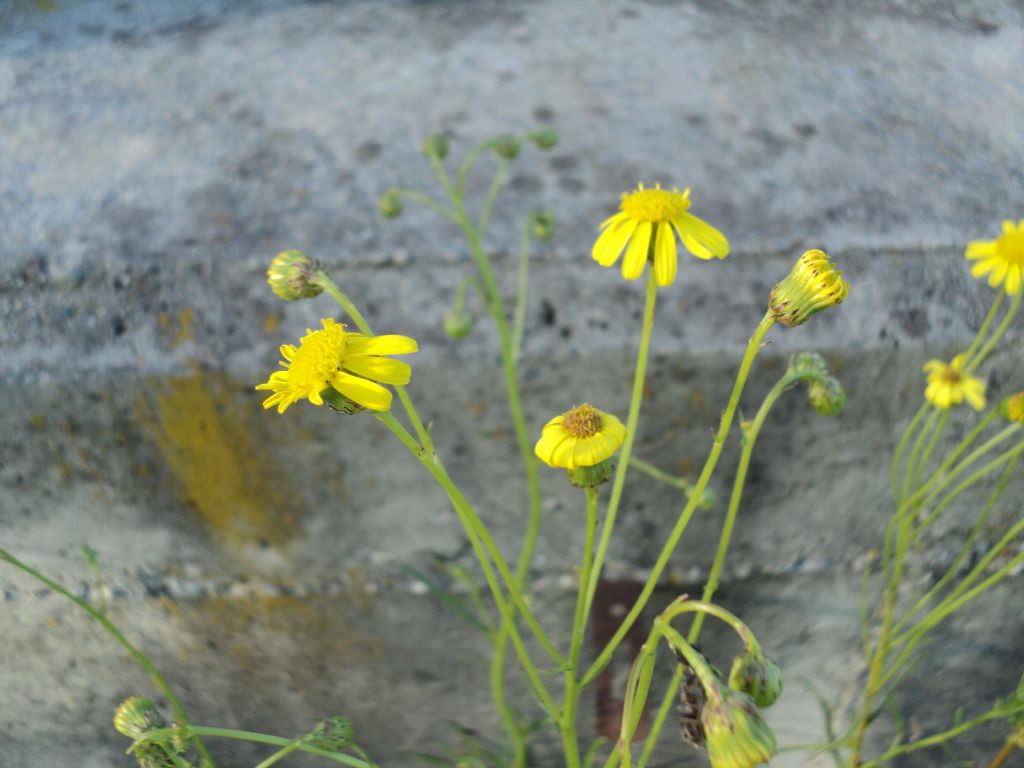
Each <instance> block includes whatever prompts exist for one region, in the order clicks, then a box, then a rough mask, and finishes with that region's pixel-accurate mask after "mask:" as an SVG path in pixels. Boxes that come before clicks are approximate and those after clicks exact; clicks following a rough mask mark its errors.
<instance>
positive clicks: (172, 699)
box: [0, 549, 214, 766]
mask: <svg viewBox="0 0 1024 768" xmlns="http://www.w3.org/2000/svg"><path fill="white" fill-rule="evenodd" d="M0 560H5V561H6V562H8V563H10V564H11V565H13V566H14V567H15V568H17V569H19V570H20V571H22V572H24V573H26V574H28V575H29V576H31V577H32V578H34V579H36V580H38V581H41V582H42V583H43V584H45V585H46V586H48V587H49V588H50V589H52V590H53V591H54V592H56V593H57V594H59V595H61V596H62V597H66V598H67V599H68V600H70V601H71V602H72V603H74V604H75V605H77V606H78V607H79V608H81V609H82V610H83V611H85V612H86V613H87V614H89V615H90V616H91V617H92V618H93V619H95V620H96V621H97V622H98V623H99V625H100V626H101V627H103V629H105V630H106V631H107V632H108V633H109V634H110V636H111V637H113V638H114V639H115V640H117V642H119V643H120V644H121V647H123V648H124V649H125V650H126V651H127V652H128V655H129V656H131V657H132V659H133V660H134V661H135V663H136V664H138V665H139V666H140V667H142V668H143V669H144V670H146V672H148V673H149V676H150V678H151V679H152V680H153V684H154V685H155V686H156V687H157V688H158V689H160V692H161V693H162V694H163V695H164V698H166V699H167V703H168V704H170V705H171V709H173V710H174V717H175V719H176V720H177V721H178V722H179V724H181V725H183V726H187V725H188V714H187V713H186V712H185V707H184V705H183V704H182V703H181V700H180V699H179V698H178V697H177V696H176V695H175V694H174V691H173V690H171V686H170V684H169V683H168V682H167V680H166V679H165V678H164V676H163V675H162V674H161V673H160V670H159V669H157V668H156V665H155V664H154V663H153V662H152V661H150V659H149V657H148V656H146V654H144V653H143V652H142V651H141V650H139V649H138V648H137V647H136V646H135V645H133V644H132V643H131V642H130V641H129V640H128V638H127V637H125V636H124V634H122V632H121V630H120V629H118V628H117V627H116V626H115V625H114V623H113V622H111V621H110V619H108V618H107V617H106V616H105V615H104V614H103V613H101V612H100V611H98V610H96V609H95V608H93V607H92V606H91V605H89V603H87V602H85V600H83V599H81V598H80V597H77V596H75V595H73V594H71V593H70V592H69V591H68V590H67V589H66V588H65V587H64V586H62V585H61V584H59V583H57V582H56V581H54V580H53V579H51V578H50V577H48V576H46V575H45V574H43V573H41V572H40V571H37V570H36V569H35V568H33V567H32V566H30V565H27V564H26V563H23V562H22V561H21V560H19V559H18V558H16V557H15V556H14V555H12V554H11V553H10V552H8V551H7V550H5V549H0ZM194 743H195V745H196V749H198V750H199V753H200V754H201V755H202V759H203V761H204V765H208V766H213V765H214V762H213V757H212V756H211V755H210V753H209V752H208V751H207V749H206V745H204V744H203V742H202V741H201V740H199V739H198V738H196V739H194Z"/></svg>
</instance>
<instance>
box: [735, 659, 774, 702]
mask: <svg viewBox="0 0 1024 768" xmlns="http://www.w3.org/2000/svg"><path fill="white" fill-rule="evenodd" d="M729 687H730V688H732V689H733V690H736V691H742V692H743V693H745V694H747V695H748V696H750V698H752V699H753V700H754V703H755V704H757V706H759V707H770V706H771V705H772V704H774V703H775V702H776V701H778V699H779V696H781V695H782V672H781V671H779V667H778V665H777V664H776V663H775V662H774V661H772V660H771V659H770V658H768V657H767V656H765V655H764V653H763V652H762V651H761V650H760V648H758V649H754V650H748V651H747V652H746V653H744V654H743V655H742V656H737V657H736V658H735V659H733V662H732V669H731V670H729Z"/></svg>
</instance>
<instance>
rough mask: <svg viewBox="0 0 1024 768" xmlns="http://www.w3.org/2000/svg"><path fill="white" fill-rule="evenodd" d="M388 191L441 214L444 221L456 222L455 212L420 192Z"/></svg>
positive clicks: (406, 190) (410, 190)
mask: <svg viewBox="0 0 1024 768" xmlns="http://www.w3.org/2000/svg"><path fill="white" fill-rule="evenodd" d="M388 191H389V192H392V193H394V194H396V195H399V196H401V197H407V198H409V199H410V200H415V201H416V202H417V203H420V204H421V205H425V206H427V208H430V209H431V210H432V211H435V212H436V213H439V214H441V215H442V216H444V217H445V218H446V219H451V220H452V221H455V220H456V219H455V212H454V211H453V210H451V209H450V208H448V207H447V206H445V205H443V204H441V203H439V202H437V200H435V199H434V198H432V197H430V196H428V195H424V194H423V193H422V192H416V191H414V190H412V189H403V188H402V187H393V188H392V189H390V190H388Z"/></svg>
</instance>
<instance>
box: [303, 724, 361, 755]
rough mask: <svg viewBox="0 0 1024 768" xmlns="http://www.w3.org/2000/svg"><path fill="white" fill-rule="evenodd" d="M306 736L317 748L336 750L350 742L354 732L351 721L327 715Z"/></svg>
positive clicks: (353, 737)
mask: <svg viewBox="0 0 1024 768" xmlns="http://www.w3.org/2000/svg"><path fill="white" fill-rule="evenodd" d="M306 738H307V740H308V741H309V743H310V744H312V745H313V746H314V747H316V748H318V749H326V750H327V751H329V752H337V751H338V750H339V749H344V748H345V747H348V746H350V745H351V744H352V742H353V740H354V739H355V733H354V731H353V730H352V723H350V722H349V721H348V720H346V719H345V718H344V717H328V718H327V719H326V720H321V721H320V722H319V723H318V724H317V726H316V728H314V729H313V731H312V732H311V733H310V734H309V736H307V737H306Z"/></svg>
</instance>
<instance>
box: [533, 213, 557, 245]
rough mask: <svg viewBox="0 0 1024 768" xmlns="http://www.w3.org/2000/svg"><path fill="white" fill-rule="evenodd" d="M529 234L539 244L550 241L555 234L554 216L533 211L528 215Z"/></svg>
mask: <svg viewBox="0 0 1024 768" xmlns="http://www.w3.org/2000/svg"><path fill="white" fill-rule="evenodd" d="M530 234H531V235H533V238H534V239H535V240H540V241H541V242H543V241H545V240H550V239H551V236H552V235H554V234H555V214H553V213H551V211H534V212H533V213H531V214H530Z"/></svg>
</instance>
